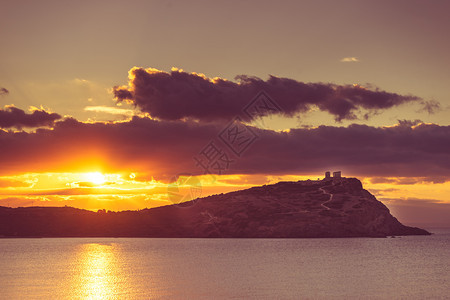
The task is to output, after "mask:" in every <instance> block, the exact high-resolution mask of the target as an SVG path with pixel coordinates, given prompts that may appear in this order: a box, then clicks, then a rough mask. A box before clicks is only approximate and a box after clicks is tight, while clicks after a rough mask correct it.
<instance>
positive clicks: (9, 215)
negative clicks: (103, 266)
mask: <svg viewBox="0 0 450 300" xmlns="http://www.w3.org/2000/svg"><path fill="white" fill-rule="evenodd" d="M428 234H430V233H429V232H427V231H425V230H423V229H420V228H416V227H408V226H405V225H403V224H401V223H400V222H399V221H398V220H397V219H396V218H395V217H394V216H392V215H391V214H390V212H389V209H388V208H387V207H386V206H385V205H384V204H383V203H381V202H380V201H378V200H377V199H376V198H375V197H374V196H373V195H372V194H370V193H369V192H368V191H366V190H365V189H363V187H362V184H361V182H360V181H359V180H358V179H356V178H328V179H324V180H317V181H310V180H307V181H298V182H279V183H277V184H272V185H264V186H259V187H253V188H250V189H246V190H241V191H236V192H231V193H227V194H220V195H213V196H209V197H205V198H199V199H196V200H193V201H190V202H185V203H182V204H174V205H168V206H162V207H157V208H151V209H144V210H139V211H123V212H105V211H100V212H92V211H87V210H81V209H75V208H71V207H46V208H45V207H25V208H7V207H0V237H1V236H3V237H34V236H39V237H92V236H95V237H100V236H101V237H186V238H188V237H196V238H206V237H211V238H319V237H320V238H325V237H386V236H399V235H428Z"/></svg>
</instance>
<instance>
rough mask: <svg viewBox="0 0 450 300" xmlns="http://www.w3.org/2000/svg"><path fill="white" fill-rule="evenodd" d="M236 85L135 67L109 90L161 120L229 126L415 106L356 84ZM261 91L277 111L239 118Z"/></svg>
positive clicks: (243, 81) (274, 81)
mask: <svg viewBox="0 0 450 300" xmlns="http://www.w3.org/2000/svg"><path fill="white" fill-rule="evenodd" d="M236 80H237V82H232V81H228V80H225V79H221V78H208V77H206V76H205V75H203V74H197V73H187V72H184V71H183V70H178V69H173V70H172V71H171V72H170V73H167V72H164V71H160V70H157V69H152V68H150V69H144V68H138V67H134V68H132V69H131V70H130V71H129V82H128V85H127V86H116V87H114V89H113V92H114V96H115V99H116V101H118V102H122V101H126V102H129V103H132V104H134V105H135V106H137V107H138V108H139V109H140V110H141V111H143V112H147V113H149V114H150V115H151V116H152V117H155V118H158V119H161V120H183V119H195V120H200V121H226V122H228V121H230V120H231V119H232V118H234V117H235V116H237V115H241V117H242V119H243V120H244V121H251V120H252V119H254V118H257V117H261V116H266V115H270V114H276V113H281V114H283V115H284V116H288V117H293V116H295V115H298V114H302V113H303V114H304V113H307V112H308V111H310V110H311V109H312V108H318V109H319V110H322V111H326V112H328V113H330V114H331V115H333V116H334V118H335V119H336V120H337V121H341V120H345V119H347V120H351V119H357V118H359V117H368V116H370V115H371V114H372V113H374V112H378V111H380V110H384V109H389V108H392V107H395V106H398V105H401V104H405V103H410V102H416V101H420V100H421V99H420V98H419V97H416V96H411V95H406V96H405V95H399V94H395V93H389V92H385V91H382V90H379V89H369V88H365V87H362V86H360V85H336V84H331V83H303V82H299V81H296V80H293V79H289V78H280V77H276V76H270V77H269V79H267V80H265V81H264V80H262V79H260V78H257V77H252V76H247V75H240V76H237V77H236ZM261 91H265V92H266V93H267V95H268V96H269V97H271V98H272V100H273V102H274V103H276V105H277V106H278V107H279V108H280V109H281V112H280V111H279V110H270V109H264V105H261V103H260V104H259V105H258V107H259V108H260V109H258V110H257V111H256V110H255V111H254V112H255V113H254V114H249V115H246V114H244V113H243V109H244V107H246V106H247V105H248V104H249V103H250V102H251V101H252V99H254V98H255V96H256V95H258V93H260V92H261Z"/></svg>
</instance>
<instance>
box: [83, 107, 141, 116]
mask: <svg viewBox="0 0 450 300" xmlns="http://www.w3.org/2000/svg"><path fill="white" fill-rule="evenodd" d="M84 110H85V111H93V112H99V113H106V114H112V115H124V116H132V115H134V111H133V110H131V109H125V108H118V107H113V106H86V107H85V108H84Z"/></svg>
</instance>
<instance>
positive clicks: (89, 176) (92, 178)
mask: <svg viewBox="0 0 450 300" xmlns="http://www.w3.org/2000/svg"><path fill="white" fill-rule="evenodd" d="M85 177H86V180H87V181H89V182H91V183H93V184H95V185H102V184H104V183H105V182H106V177H105V175H103V174H102V173H100V172H92V173H86V175H85Z"/></svg>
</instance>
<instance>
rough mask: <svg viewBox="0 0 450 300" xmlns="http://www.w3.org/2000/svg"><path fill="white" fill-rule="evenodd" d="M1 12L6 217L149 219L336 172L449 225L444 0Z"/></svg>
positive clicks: (40, 7)
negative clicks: (62, 209) (86, 213)
mask: <svg viewBox="0 0 450 300" xmlns="http://www.w3.org/2000/svg"><path fill="white" fill-rule="evenodd" d="M1 6H2V10H1V12H0V14H1V17H0V36H1V47H0V205H5V206H14V207H16V206H30V205H34V206H37V205H40V206H63V205H69V206H74V207H80V208H86V209H92V210H97V209H110V210H124V209H142V208H145V207H154V206H160V205H167V204H171V203H174V202H179V201H186V200H189V199H192V198H193V197H196V196H199V195H202V196H205V195H209V194H214V193H224V192H227V191H232V190H238V189H243V188H248V187H251V186H254V185H260V184H267V183H275V182H277V181H280V180H301V179H307V178H311V179H317V178H319V177H322V176H323V173H324V172H325V171H328V170H331V171H335V170H342V171H343V175H344V176H348V177H358V178H359V179H360V180H361V181H362V182H363V184H364V187H365V188H366V189H368V190H369V191H371V192H372V193H373V194H374V195H376V197H377V198H378V199H379V200H381V201H382V202H383V203H385V204H386V205H387V206H388V207H389V208H390V209H391V211H392V212H393V214H394V215H395V216H397V217H398V218H399V220H400V221H403V222H405V223H406V224H408V225H409V224H411V225H427V226H450V221H449V220H450V218H449V216H450V154H449V153H450V127H449V126H450V121H449V120H450V119H449V113H450V99H449V94H450V93H449V92H450V91H449V90H450V88H449V86H448V82H449V80H450V56H449V55H448V53H450V36H449V35H448V28H450V20H449V18H448V15H447V12H448V11H449V9H450V3H449V2H448V1H438V0H434V1H364V0H363V1H349V0H346V1H77V2H74V1H45V0H44V1H20V0H19V1H1ZM241 133H242V135H241ZM205 173H206V174H205Z"/></svg>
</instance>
